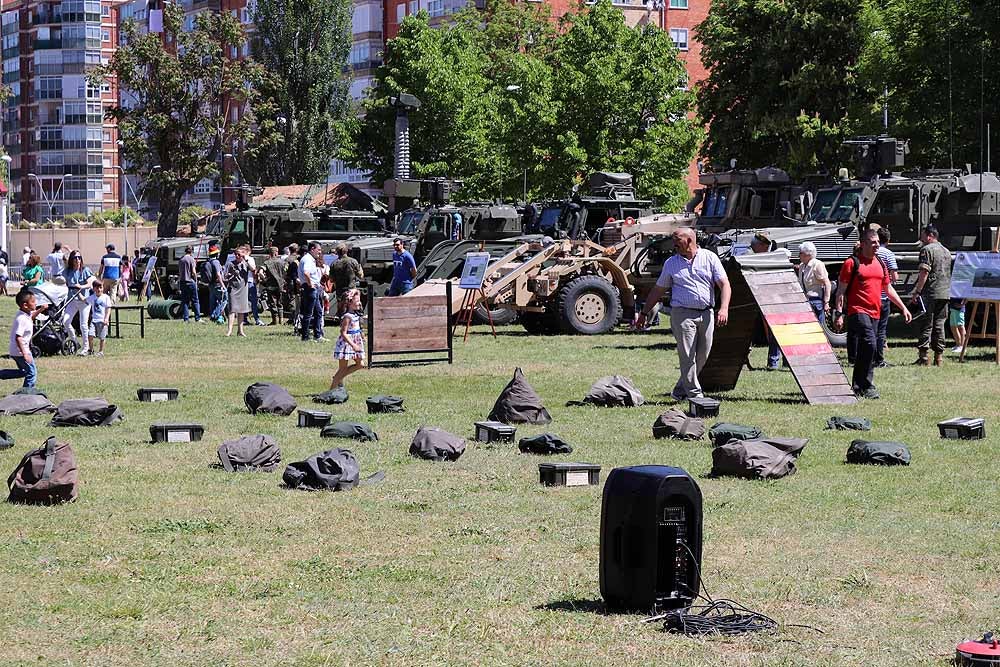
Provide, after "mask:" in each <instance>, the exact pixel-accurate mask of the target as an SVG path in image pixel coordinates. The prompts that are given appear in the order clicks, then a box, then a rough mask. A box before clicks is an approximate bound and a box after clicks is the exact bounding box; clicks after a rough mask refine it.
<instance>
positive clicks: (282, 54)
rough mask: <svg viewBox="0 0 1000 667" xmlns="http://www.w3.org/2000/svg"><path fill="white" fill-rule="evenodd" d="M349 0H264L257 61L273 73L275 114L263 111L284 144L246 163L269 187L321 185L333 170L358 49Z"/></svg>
mask: <svg viewBox="0 0 1000 667" xmlns="http://www.w3.org/2000/svg"><path fill="white" fill-rule="evenodd" d="M352 9H353V6H352V3H351V2H350V1H349V0H258V2H257V3H256V9H255V10H254V12H253V21H254V24H255V26H256V31H255V33H254V39H253V43H252V46H253V48H252V52H253V58H254V60H256V61H257V62H258V63H260V64H261V65H263V66H264V68H265V69H266V70H267V72H268V73H269V74H270V75H271V76H270V77H268V79H267V85H266V88H265V91H264V92H265V94H267V95H268V96H269V97H271V98H272V99H273V100H274V108H273V113H271V114H269V115H268V116H267V117H266V118H265V117H262V115H261V114H258V119H259V121H260V122H261V125H266V126H267V127H268V128H272V129H274V130H275V131H277V133H278V135H279V136H280V144H279V146H278V147H277V148H276V149H275V150H273V151H269V152H268V153H266V154H260V155H258V157H257V158H256V159H251V160H247V161H246V162H245V163H244V164H243V165H242V166H243V167H244V168H245V169H246V175H247V178H249V179H250V180H252V181H259V182H261V183H263V184H264V185H289V184H293V183H315V182H316V181H318V180H320V179H322V178H323V176H324V175H325V174H326V173H327V172H328V170H329V164H330V159H331V158H332V157H333V154H334V151H335V149H336V142H337V124H338V123H339V122H341V121H342V120H343V119H344V117H345V114H346V113H347V111H349V108H350V95H349V91H348V82H347V80H346V79H345V77H344V76H343V75H342V74H341V73H342V72H343V70H344V68H345V67H346V66H347V58H348V55H349V52H350V48H351V15H352Z"/></svg>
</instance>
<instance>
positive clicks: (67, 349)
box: [59, 338, 80, 357]
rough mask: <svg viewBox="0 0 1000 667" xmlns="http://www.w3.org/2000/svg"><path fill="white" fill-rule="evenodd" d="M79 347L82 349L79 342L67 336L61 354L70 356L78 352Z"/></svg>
mask: <svg viewBox="0 0 1000 667" xmlns="http://www.w3.org/2000/svg"><path fill="white" fill-rule="evenodd" d="M79 349H80V344H79V343H77V342H76V341H75V340H73V339H72V338H67V339H66V340H64V341H63V344H62V349H61V350H59V352H60V354H63V355H65V356H67V357H69V356H72V355H74V354H76V353H77V351H78V350H79Z"/></svg>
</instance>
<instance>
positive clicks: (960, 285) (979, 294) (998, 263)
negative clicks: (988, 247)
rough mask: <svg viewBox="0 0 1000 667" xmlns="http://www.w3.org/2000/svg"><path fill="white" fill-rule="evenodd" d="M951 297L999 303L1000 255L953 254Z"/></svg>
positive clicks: (993, 253) (983, 253)
mask: <svg viewBox="0 0 1000 667" xmlns="http://www.w3.org/2000/svg"><path fill="white" fill-rule="evenodd" d="M951 296H952V298H954V299H970V300H973V301H1000V253H995V252H958V253H955V265H954V268H953V269H952V272H951Z"/></svg>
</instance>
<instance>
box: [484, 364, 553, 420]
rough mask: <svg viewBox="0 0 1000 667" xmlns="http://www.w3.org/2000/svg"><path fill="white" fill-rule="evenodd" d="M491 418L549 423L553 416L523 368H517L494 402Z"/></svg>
mask: <svg viewBox="0 0 1000 667" xmlns="http://www.w3.org/2000/svg"><path fill="white" fill-rule="evenodd" d="M489 420H490V421H495V422H501V423H504V424H548V423H549V422H551V421H552V416H551V415H549V411H548V410H546V409H545V406H544V405H542V399H541V398H540V397H539V396H538V394H537V393H536V392H535V389H534V387H532V386H531V385H530V384H528V381H527V380H526V379H524V373H523V372H522V371H521V369H520V368H515V369H514V377H513V378H511V380H510V382H508V383H507V386H506V387H504V388H503V391H501V392H500V396H499V397H497V400H496V403H494V404H493V409H492V410H491V411H490V416H489Z"/></svg>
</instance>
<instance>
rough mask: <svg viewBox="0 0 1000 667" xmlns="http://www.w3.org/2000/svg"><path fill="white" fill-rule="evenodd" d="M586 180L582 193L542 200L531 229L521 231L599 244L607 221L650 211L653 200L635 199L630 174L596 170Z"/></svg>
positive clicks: (635, 217) (637, 216) (632, 217)
mask: <svg viewBox="0 0 1000 667" xmlns="http://www.w3.org/2000/svg"><path fill="white" fill-rule="evenodd" d="M587 182H588V187H587V192H586V193H584V194H579V193H574V194H573V196H572V197H570V198H569V199H565V200H557V201H550V202H546V203H544V204H543V205H542V206H541V207H540V208H541V211H540V213H539V215H538V219H537V220H536V221H535V222H534V224H533V229H526V230H525V232H528V233H532V232H538V233H540V234H544V235H546V236H550V237H552V238H569V239H584V238H587V239H591V240H593V241H596V242H598V243H603V242H605V240H604V239H602V238H600V236H601V233H602V230H603V228H604V225H605V223H607V222H608V221H609V220H638V219H639V218H641V217H645V216H649V215H652V214H653V202H651V201H649V200H645V199H637V198H636V195H635V189H634V188H633V186H632V175H631V174H618V173H610V172H597V173H594V174H592V175H591V176H590V178H589V179H588V181H587Z"/></svg>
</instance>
